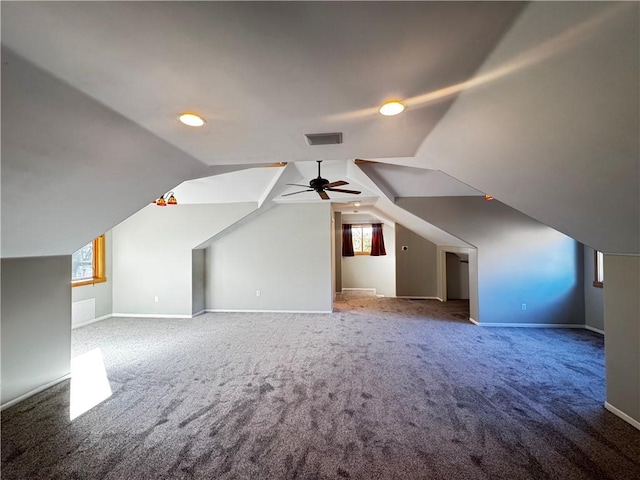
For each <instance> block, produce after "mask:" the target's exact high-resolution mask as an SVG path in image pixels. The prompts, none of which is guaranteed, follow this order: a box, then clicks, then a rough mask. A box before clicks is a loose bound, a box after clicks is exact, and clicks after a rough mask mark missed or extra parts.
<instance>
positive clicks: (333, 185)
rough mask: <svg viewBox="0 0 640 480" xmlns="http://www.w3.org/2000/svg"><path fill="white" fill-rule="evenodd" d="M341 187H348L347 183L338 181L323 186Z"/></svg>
mask: <svg viewBox="0 0 640 480" xmlns="http://www.w3.org/2000/svg"><path fill="white" fill-rule="evenodd" d="M342 185H349V182H345V181H344V180H338V181H337V182H331V183H327V184H326V185H325V186H324V188H333V187H340V186H342Z"/></svg>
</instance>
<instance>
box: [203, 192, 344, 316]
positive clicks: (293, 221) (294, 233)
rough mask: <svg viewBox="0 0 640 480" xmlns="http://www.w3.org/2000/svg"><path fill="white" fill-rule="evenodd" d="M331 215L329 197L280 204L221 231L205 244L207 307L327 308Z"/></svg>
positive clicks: (224, 308) (329, 302) (331, 293)
mask: <svg viewBox="0 0 640 480" xmlns="http://www.w3.org/2000/svg"><path fill="white" fill-rule="evenodd" d="M331 215H332V214H331V206H330V204H329V202H327V203H308V204H280V205H277V206H275V207H273V208H272V209H270V210H268V211H266V212H265V213H264V214H262V215H258V216H256V217H255V218H254V219H253V221H252V222H250V223H247V224H244V225H242V226H240V227H239V228H237V229H233V230H232V231H230V232H229V233H228V234H223V235H221V236H220V238H218V239H217V240H216V241H214V242H213V243H212V244H211V246H210V247H209V248H208V249H207V257H206V261H207V267H206V270H207V281H206V288H207V292H206V302H207V309H209V310H264V311H322V312H328V311H331V309H332V300H333V292H332V291H331V285H332V281H331V275H332V272H331V242H332V241H333V238H332V235H331ZM258 290H259V291H260V296H256V291H258Z"/></svg>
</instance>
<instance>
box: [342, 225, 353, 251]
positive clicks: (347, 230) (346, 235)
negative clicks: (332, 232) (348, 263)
mask: <svg viewBox="0 0 640 480" xmlns="http://www.w3.org/2000/svg"><path fill="white" fill-rule="evenodd" d="M342 256H343V257H353V256H354V254H353V238H352V237H351V225H349V224H346V223H345V224H343V225H342Z"/></svg>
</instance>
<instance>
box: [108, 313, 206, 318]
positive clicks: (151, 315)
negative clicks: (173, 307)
mask: <svg viewBox="0 0 640 480" xmlns="http://www.w3.org/2000/svg"><path fill="white" fill-rule="evenodd" d="M111 316H112V317H125V318H193V315H166V314H164V313H114V314H112V315H111Z"/></svg>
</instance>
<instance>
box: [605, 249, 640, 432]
mask: <svg viewBox="0 0 640 480" xmlns="http://www.w3.org/2000/svg"><path fill="white" fill-rule="evenodd" d="M604 269H605V277H604V312H605V319H606V323H605V339H604V342H605V368H606V374H607V403H606V406H607V408H609V409H610V410H612V411H614V413H617V414H618V415H620V416H622V417H623V418H624V419H625V420H627V421H629V422H630V423H632V424H633V425H635V427H636V428H638V429H640V295H638V292H640V256H637V255H635V256H631V255H629V256H625V255H606V254H605V256H604Z"/></svg>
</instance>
